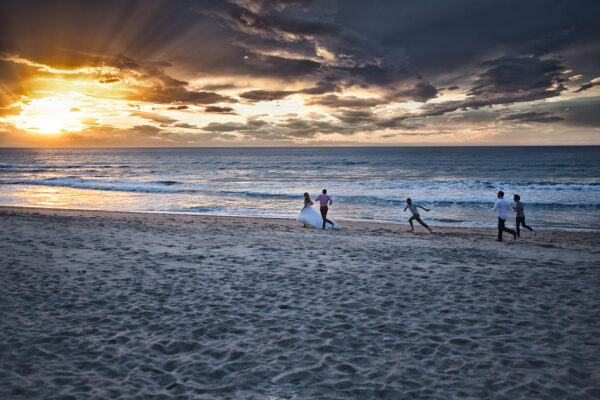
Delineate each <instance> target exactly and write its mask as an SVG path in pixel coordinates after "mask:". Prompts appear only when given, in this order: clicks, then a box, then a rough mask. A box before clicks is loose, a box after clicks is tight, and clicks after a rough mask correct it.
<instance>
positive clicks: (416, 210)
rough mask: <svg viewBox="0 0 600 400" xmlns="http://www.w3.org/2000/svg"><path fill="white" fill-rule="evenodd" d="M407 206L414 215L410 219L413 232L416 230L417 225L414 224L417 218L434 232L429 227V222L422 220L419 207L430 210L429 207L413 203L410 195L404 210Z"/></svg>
mask: <svg viewBox="0 0 600 400" xmlns="http://www.w3.org/2000/svg"><path fill="white" fill-rule="evenodd" d="M407 208H408V209H410V212H411V213H412V217H410V218H409V219H408V223H409V224H410V231H411V232H414V231H415V227H414V225H413V220H415V221H417V222H418V223H420V224H421V225H423V226H424V227H425V228H426V229H427V230H428V231H429V233H433V231H432V230H431V228H430V227H428V226H427V224H426V223H425V222H423V221H422V220H421V216H420V215H419V208H422V209H423V210H425V211H427V212H429V209H428V208H425V207H422V206H420V205H418V204H415V203H413V201H412V200H411V199H410V197H409V198H408V199H406V207H404V211H406V209H407Z"/></svg>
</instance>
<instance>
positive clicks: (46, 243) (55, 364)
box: [0, 207, 600, 399]
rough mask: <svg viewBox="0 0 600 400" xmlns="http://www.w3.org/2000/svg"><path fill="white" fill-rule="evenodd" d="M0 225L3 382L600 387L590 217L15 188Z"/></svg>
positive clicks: (522, 392) (179, 390) (341, 390)
mask: <svg viewBox="0 0 600 400" xmlns="http://www.w3.org/2000/svg"><path fill="white" fill-rule="evenodd" d="M491 218H492V219H493V216H491ZM0 224H1V225H0V226H1V229H0V264H1V266H0V274H1V276H2V280H1V283H0V367H1V369H0V398H3V399H9V398H69V397H72V398H86V399H87V398H119V397H121V398H132V397H139V398H147V397H153V396H156V397H164V398H186V397H190V398H232V399H233V398H235V399H238V398H257V399H267V398H272V399H313V398H332V399H333V398H336V399H347V398H360V399H368V398H390V399H402V398H436V399H449V398H478V399H483V398H500V399H502V398H506V399H513V398H582V399H584V398H585V399H587V398H599V397H600V265H599V264H600V247H599V244H600V235H599V234H598V233H583V232H561V231H542V232H539V234H538V236H537V237H536V238H531V236H530V233H529V232H525V233H523V236H524V238H522V239H521V240H518V241H517V242H512V240H507V241H506V242H504V243H497V242H495V241H494V239H495V234H496V232H495V230H493V229H472V228H469V229H456V228H454V229H449V228H435V230H436V232H435V234H433V235H430V234H428V233H427V232H425V230H424V229H423V228H421V227H419V226H417V227H416V229H417V233H416V234H410V233H408V232H407V228H408V225H407V224H405V225H399V224H398V225H396V224H376V223H349V222H343V221H342V222H341V225H342V229H341V230H339V231H333V232H332V231H327V232H322V231H320V230H315V229H311V228H302V227H301V226H299V225H298V223H297V222H296V221H293V220H280V219H257V218H235V217H210V216H190V215H167V214H141V213H116V212H101V211H78V210H55V209H28V208H15V207H0Z"/></svg>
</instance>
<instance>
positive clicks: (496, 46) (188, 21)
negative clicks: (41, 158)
mask: <svg viewBox="0 0 600 400" xmlns="http://www.w3.org/2000/svg"><path fill="white" fill-rule="evenodd" d="M133 3H135V6H133ZM133 3H132V7H131V8H129V9H126V7H124V5H123V4H122V3H119V2H115V3H114V4H112V3H111V4H110V7H109V5H106V7H105V9H110V10H111V14H110V17H109V19H110V24H106V23H105V21H104V20H101V19H99V18H98V15H97V10H95V8H94V7H89V9H88V8H82V9H77V8H76V7H75V8H70V7H69V6H68V3H65V4H64V5H55V4H54V5H50V4H47V3H43V2H41V3H36V4H35V7H33V6H31V7H28V6H27V2H6V4H5V5H4V6H3V7H4V9H3V11H4V12H3V13H2V15H3V19H4V21H3V24H2V26H3V28H2V29H3V32H4V35H3V37H4V39H5V41H4V42H3V43H4V44H3V45H2V47H0V76H1V77H2V83H1V84H0V146H1V145H3V146H36V147H39V146H42V147H43V146H95V145H98V146H107V145H113V146H297V145H301V146H307V145H308V146H320V145H326V146H331V145H465V144H482V145H490V144H491V145H494V144H499V145H507V144H598V143H599V142H600V140H599V139H598V138H599V137H600V127H599V126H600V121H598V119H597V113H595V112H591V110H594V109H597V108H598V107H600V70H598V69H597V66H596V65H595V64H593V63H588V62H586V61H585V60H586V59H588V58H589V57H587V56H585V54H594V53H595V52H596V53H597V52H598V51H599V50H600V41H598V40H597V37H595V36H593V35H592V36H590V35H588V36H585V35H582V34H580V32H587V31H586V29H587V28H586V24H588V22H589V23H590V24H591V25H590V26H592V25H593V26H595V23H594V22H593V21H587V20H584V19H581V18H580V16H579V13H577V11H576V9H577V8H576V7H574V8H573V12H572V15H571V14H569V13H567V14H564V13H558V12H554V11H552V10H548V15H547V16H546V18H545V19H540V21H539V22H536V24H537V25H535V26H529V27H527V28H524V30H523V31H522V32H521V33H520V34H519V35H517V36H518V40H516V39H515V36H514V35H512V36H511V35H510V32H507V33H506V34H505V35H498V33H497V32H500V31H504V30H505V28H506V26H512V25H511V24H508V25H507V21H505V20H502V21H500V20H498V19H496V18H494V17H493V16H494V15H495V14H496V13H495V12H492V11H493V10H491V11H490V12H489V13H481V15H486V17H485V18H486V21H485V23H483V22H482V24H481V26H487V27H488V30H483V29H479V30H474V31H473V32H468V34H469V35H471V36H472V37H481V38H482V41H481V44H478V43H474V44H471V45H469V46H467V47H465V45H464V43H466V42H468V41H465V39H464V37H463V36H464V35H465V34H466V33H465V32H463V30H462V29H463V28H460V29H458V28H457V29H455V30H452V29H450V28H451V27H449V26H447V27H446V29H445V30H439V29H441V28H437V27H435V26H432V25H431V23H430V21H429V19H428V18H430V16H429V15H428V13H427V10H426V8H423V9H420V8H418V7H416V6H414V8H411V7H413V6H409V5H407V4H404V3H395V2H391V3H389V4H386V5H385V7H384V6H383V5H384V3H381V4H379V3H377V2H375V3H373V4H370V5H364V4H362V3H359V4H353V3H352V4H350V3H344V4H345V6H344V8H341V4H337V3H332V4H330V5H328V6H324V5H323V4H318V3H314V4H313V3H312V2H306V3H305V2H290V3H289V4H288V3H287V2H283V3H281V4H279V3H278V2H274V3H270V2H257V3H256V4H253V5H252V4H251V3H248V2H245V1H241V0H230V1H226V2H211V1H206V2H198V3H188V2H185V1H181V2H161V1H159V2H156V3H152V5H149V4H148V3H144V2H139V3H137V2H133ZM407 7H408V8H407ZM486 7H487V6H486ZM489 8H490V9H493V8H494V7H493V6H492V5H490V6H489ZM520 12H521V11H520V10H514V15H515V16H518V15H519V13H520ZM445 13H446V15H447V21H452V22H451V24H452V26H454V25H456V26H457V27H459V26H460V27H464V26H465V24H463V23H462V22H461V21H462V19H463V16H462V14H460V13H458V12H457V11H456V10H453V9H445ZM389 15H398V16H400V17H401V16H404V15H413V18H412V19H411V22H410V24H404V25H403V24H397V23H395V22H394V23H390V22H389V21H388V19H387V16H389ZM358 16H360V18H358ZM355 17H356V18H355ZM515 18H516V17H515ZM26 20H27V21H30V23H29V24H22V23H20V22H18V21H26ZM356 21H361V23H360V24H356V23H355V22H356ZM538 25H539V26H538ZM108 26H112V27H113V28H114V27H121V28H122V29H118V30H116V31H115V30H114V29H116V28H114V29H113V30H111V29H109V28H108ZM443 26H446V25H443ZM500 26H501V27H502V28H501V29H500ZM469 29H470V28H469ZM515 29H516V28H515ZM590 29H591V28H590ZM424 32H425V33H426V35H424V34H423V33H424ZM553 35H555V36H556V35H558V36H560V37H561V39H560V40H558V39H556V40H555V39H551V38H554V37H555V36H553ZM390 38H397V39H394V40H392V39H390ZM399 38H406V39H405V40H404V39H402V40H401V39H399ZM552 40H555V41H552ZM419 41H422V43H421V42H419ZM484 43H485V44H484Z"/></svg>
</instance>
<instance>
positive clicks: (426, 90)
mask: <svg viewBox="0 0 600 400" xmlns="http://www.w3.org/2000/svg"><path fill="white" fill-rule="evenodd" d="M437 93H438V90H437V89H436V88H435V86H433V85H432V84H431V83H429V82H418V83H417V84H416V85H415V86H413V87H411V88H409V89H404V90H399V91H398V92H397V93H396V94H395V96H396V97H397V100H413V101H418V102H426V101H427V100H429V99H433V98H434V97H436V96H437Z"/></svg>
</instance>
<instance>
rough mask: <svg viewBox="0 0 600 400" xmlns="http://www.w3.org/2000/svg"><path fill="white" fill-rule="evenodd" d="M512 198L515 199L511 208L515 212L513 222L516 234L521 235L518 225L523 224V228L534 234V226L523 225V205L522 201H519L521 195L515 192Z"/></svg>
mask: <svg viewBox="0 0 600 400" xmlns="http://www.w3.org/2000/svg"><path fill="white" fill-rule="evenodd" d="M513 199H514V201H515V206H514V207H513V210H515V211H516V212H517V222H516V223H515V225H516V226H517V236H518V237H521V230H520V229H519V225H523V228H525V229H529V230H530V231H531V232H532V233H533V236H535V228H532V227H530V226H527V225H525V206H523V203H521V196H519V195H518V194H515V196H514V197H513Z"/></svg>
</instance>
